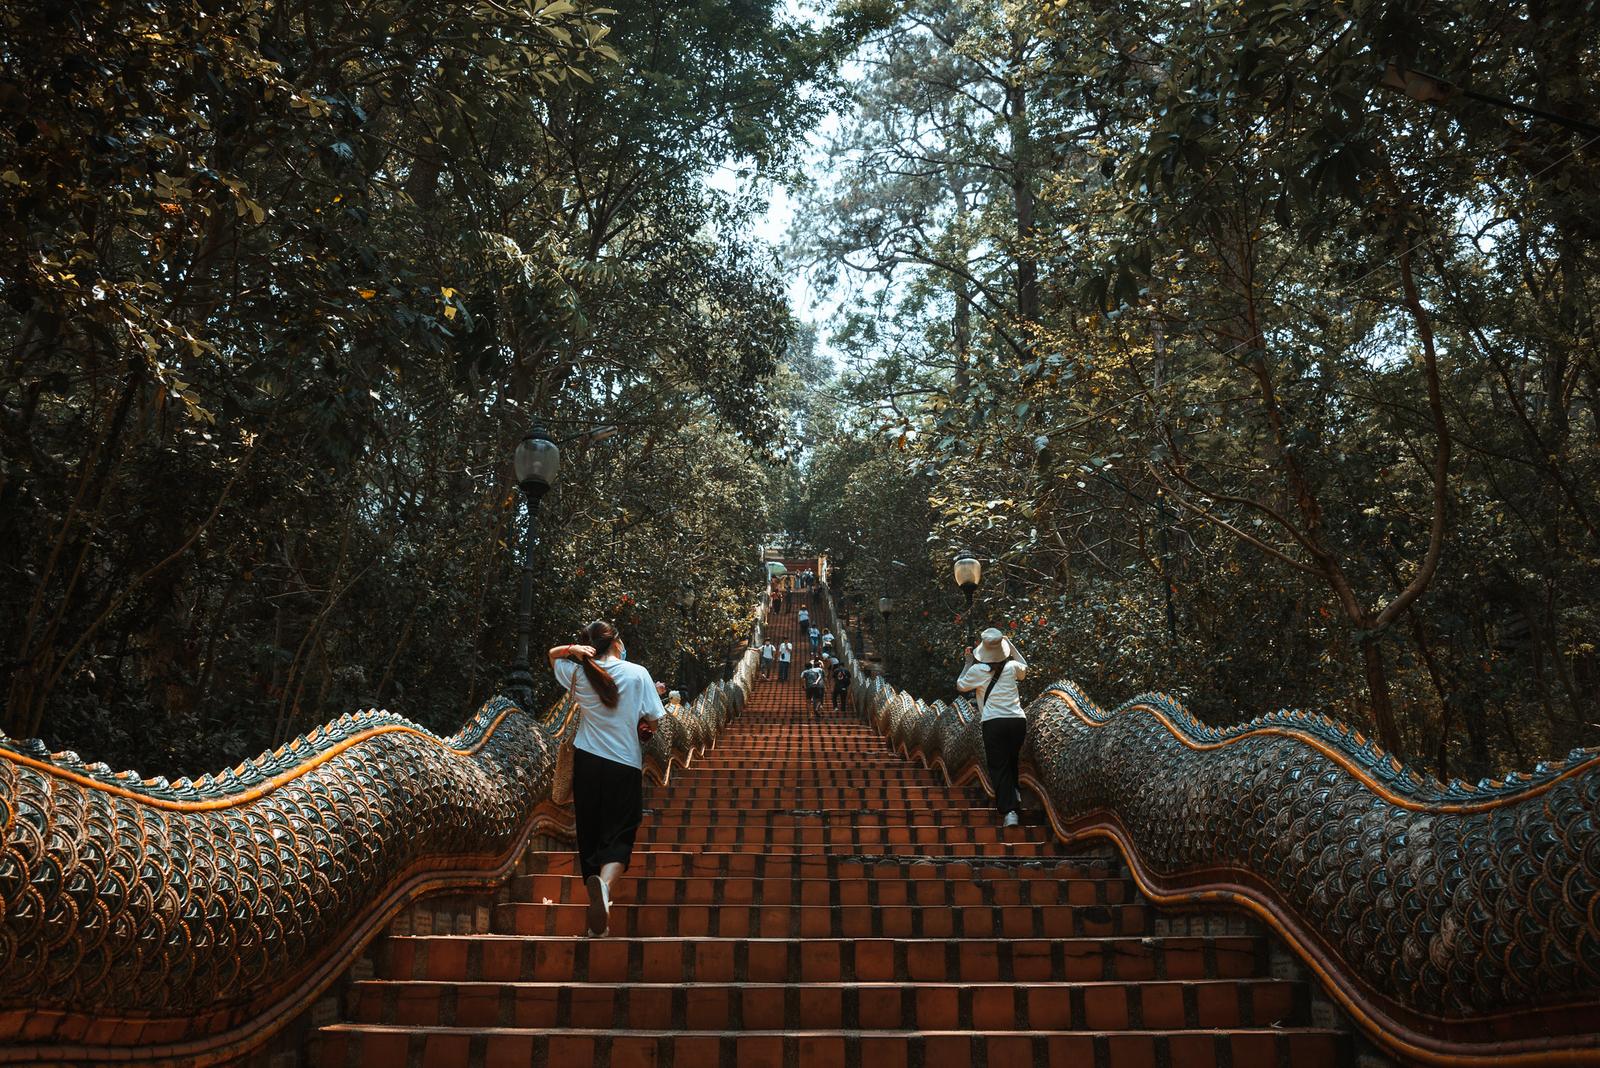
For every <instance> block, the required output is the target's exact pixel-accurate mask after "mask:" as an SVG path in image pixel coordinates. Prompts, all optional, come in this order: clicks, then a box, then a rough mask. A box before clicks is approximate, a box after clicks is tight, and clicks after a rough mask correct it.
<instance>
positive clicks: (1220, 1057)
mask: <svg viewBox="0 0 1600 1068" xmlns="http://www.w3.org/2000/svg"><path fill="white" fill-rule="evenodd" d="M320 1037H321V1045H322V1048H321V1050H320V1051H319V1063H320V1064H321V1065H323V1066H324V1068H346V1066H348V1068H360V1066H366V1065H390V1064H392V1065H405V1064H411V1065H421V1066H422V1068H445V1066H452V1068H479V1066H483V1068H512V1066H532V1068H540V1066H549V1068H576V1066H588V1065H592V1064H601V1063H609V1064H610V1065H611V1068H628V1066H633V1065H640V1066H643V1065H656V1066H662V1068H669V1066H670V1068H711V1066H717V1068H787V1066H789V1065H794V1066H796V1068H811V1066H815V1068H910V1066H912V1065H921V1068H944V1066H950V1068H957V1066H959V1068H968V1066H971V1065H977V1064H989V1065H1008V1064H1009V1065H1016V1066H1019V1068H1020V1066H1022V1065H1036V1066H1049V1068H1055V1066H1058V1065H1059V1066H1061V1068H1086V1066H1096V1068H1098V1066H1104V1068H1154V1066H1156V1065H1160V1064H1171V1065H1181V1066H1183V1068H1202V1066H1203V1068H1225V1066H1231V1068H1282V1066H1285V1065H1287V1066H1290V1068H1334V1066H1335V1065H1339V1064H1341V1063H1343V1058H1344V1051H1343V1047H1344V1043H1345V1036H1344V1035H1342V1034H1340V1033H1339V1032H1335V1031H1327V1030H1321V1029H1315V1028H1300V1029H1297V1030H1294V1031H1286V1030H1281V1029H1276V1028H1234V1029H1220V1030H1213V1029H1192V1030H1191V1029H1185V1030H1160V1031H1157V1030H1109V1031H1026V1032H1023V1031H1007V1030H994V1031H975V1030H950V1031H910V1030H843V1029H839V1030H832V1029H821V1030H819V1029H810V1028H807V1029H805V1030H787V1029H786V1030H781V1031H774V1030H759V1029H746V1030H741V1031H737V1032H735V1031H727V1030H711V1031H679V1030H664V1029H641V1030H630V1031H624V1032H618V1031H614V1030H609V1029H599V1028H563V1029H559V1030H556V1029H552V1030H545V1029H538V1030H531V1029H523V1028H511V1027H472V1028H453V1027H407V1026H398V1025H381V1024H336V1025H333V1026H330V1027H326V1028H323V1030H322V1032H321V1036H320Z"/></svg>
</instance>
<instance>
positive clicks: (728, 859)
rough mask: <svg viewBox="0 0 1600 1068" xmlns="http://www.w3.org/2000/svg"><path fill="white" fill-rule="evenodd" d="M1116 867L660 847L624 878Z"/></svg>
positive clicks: (539, 858) (989, 874)
mask: <svg viewBox="0 0 1600 1068" xmlns="http://www.w3.org/2000/svg"><path fill="white" fill-rule="evenodd" d="M527 866H528V868H527V870H528V872H529V873H530V874H536V875H573V874H575V873H576V872H577V870H578V858H577V857H576V856H575V855H574V854H572V853H569V852H561V853H530V854H529V855H528V857H527ZM1122 873H1123V868H1122V866H1121V864H1120V863H1113V862H1112V861H1110V860H1108V859H1106V858H1103V857H1083V856H1075V855H1072V854H1066V853H1062V854H1051V855H1049V856H1042V857H997V856H992V855H985V856H982V857H973V856H971V855H970V854H969V855H965V856H950V855H939V854H926V855H914V854H904V853H902V854H897V855H887V854H881V853H880V854H875V855H863V854H859V853H822V852H817V851H813V852H809V853H796V852H793V851H792V850H773V851H771V852H754V851H752V852H738V853H734V852H728V851H726V850H697V851H695V852H692V853H686V852H683V851H682V850H672V849H666V848H662V849H660V850H659V851H658V850H651V851H649V852H647V853H638V852H636V853H635V854H634V856H633V864H632V865H631V866H630V867H629V868H628V874H629V875H630V876H633V877H635V878H637V877H639V876H645V877H650V876H663V875H666V876H672V877H674V878H693V879H723V878H729V877H735V876H746V877H749V878H758V879H856V878H874V879H879V880H883V881H888V880H894V879H913V880H914V879H938V880H946V879H956V880H962V879H974V878H990V879H1073V878H1080V879H1100V878H1106V877H1107V876H1120V875H1122Z"/></svg>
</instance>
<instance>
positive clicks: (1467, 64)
mask: <svg viewBox="0 0 1600 1068" xmlns="http://www.w3.org/2000/svg"><path fill="white" fill-rule="evenodd" d="M1596 29H1597V25H1596V22H1595V19H1594V16H1593V13H1592V12H1589V11H1587V10H1585V11H1583V12H1578V11H1575V10H1573V9H1570V8H1567V9H1561V10H1559V11H1558V10H1557V9H1553V8H1552V9H1541V10H1540V11H1539V12H1537V13H1532V14H1530V15H1529V17H1528V18H1525V19H1524V18H1518V19H1512V20H1507V19H1504V18H1503V17H1502V15H1501V13H1500V12H1499V10H1498V9H1494V8H1491V7H1489V6H1486V5H1483V4H1480V3H1476V2H1473V0H1461V2H1457V3H1452V4H1448V5H1445V6H1444V7H1442V8H1429V9H1428V10H1427V12H1425V13H1424V12H1423V11H1422V10H1421V9H1420V8H1416V7H1414V6H1413V7H1407V6H1405V5H1399V6H1397V5H1393V4H1380V3H1356V4H1349V5H1335V6H1329V5H1318V4H1311V3H1268V2H1266V0H1260V2H1247V3H1244V4H1235V5H1218V4H1199V5H1193V4H1190V5H1172V4H1164V3H1162V4H1157V3H1140V2H1133V3H1118V4H1113V5H1110V6H1105V5H1089V4H1081V3H1076V2H1073V0H1066V2H1061V3H1052V4H1044V5H1024V4H1003V5H999V6H996V5H992V4H976V3H969V2H966V0H918V2H916V3H912V4H908V5H905V6H904V7H903V8H902V9H901V12H900V15H899V18H898V19H897V21H896V22H895V24H894V25H893V26H892V27H890V28H889V29H887V30H885V31H884V32H882V33H881V34H879V35H878V36H877V37H876V38H874V40H873V41H872V42H871V43H870V44H869V46H868V51H867V53H866V55H865V57H864V59H863V69H864V70H865V75H864V77H863V79H862V81H861V82H860V84H859V85H858V86H857V87H855V89H854V93H853V98H852V111H851V113H850V115H849V116H848V117H847V119H846V121H845V122H844V123H843V124H842V128H841V131H840V133H839V135H838V136H837V138H836V140H835V143H834V145H833V146H832V147H833V148H834V149H835V156H834V158H833V161H832V167H831V170H830V172H829V174H828V175H827V176H826V178H825V180H824V181H822V182H820V183H818V185H817V187H816V189H815V192H814V193H813V195H812V200H811V203H810V204H809V205H808V212H807V215H806V220H807V230H808V232H807V235H806V240H805V246H806V247H807V248H808V249H809V250H810V252H811V254H812V256H813V258H814V260H815V262H816V263H817V264H818V272H817V276H818V280H819V281H821V282H824V283H826V282H829V281H834V280H841V281H850V282H853V283H855V284H857V285H860V286H861V287H862V288H863V289H864V290H865V292H866V293H867V294H868V295H869V296H870V297H871V298H872V299H873V301H874V302H875V307H873V306H869V307H863V305H861V304H859V303H857V304H855V305H853V306H847V308H848V310H847V312H846V314H844V315H843V316H841V318H840V321H839V322H838V323H837V324H836V343H837V344H839V345H840V346H842V347H844V348H845V349H846V351H848V352H850V353H851V354H852V356H854V357H855V358H856V359H857V360H858V361H859V366H858V370H857V372H856V374H855V375H854V377H853V380H852V381H850V382H847V383H845V384H844V386H843V388H845V389H850V390H854V391H856V392H857V393H858V394H859V395H860V396H861V397H862V398H863V403H864V404H866V405H867V406H868V407H869V408H870V410H871V411H872V412H873V413H874V417H875V418H874V420H873V424H872V425H871V426H869V427H865V428H859V429H858V428H855V427H848V426H847V427H845V428H843V429H842V430H841V432H840V434H839V435H838V436H837V440H836V442H835V444H834V445H833V446H831V447H830V448H829V449H824V450H821V451H820V452H819V454H818V460H817V461H816V462H815V463H814V464H813V466H812V468H811V470H810V472H809V486H808V492H809V494H810V500H811V502H812V508H813V510H814V511H816V510H819V509H821V510H824V511H823V513H822V514H824V516H825V509H826V502H827V501H828V500H829V499H831V498H833V497H835V496H840V495H842V496H846V497H850V498H851V499H852V500H853V502H854V505H855V508H854V509H853V510H842V514H843V515H845V516H847V518H848V525H849V531H850V532H853V534H852V533H850V532H846V531H845V530H843V529H842V528H841V529H839V530H837V531H832V532H831V536H832V537H834V538H836V539H838V540H841V541H846V542H849V540H850V538H851V537H852V536H853V537H854V538H855V539H856V541H857V544H854V545H853V546H852V547H850V548H839V547H838V546H837V545H836V552H837V553H838V554H839V555H841V556H843V557H844V558H845V559H844V565H845V567H846V568H847V569H850V568H851V567H852V563H853V561H852V559H851V554H852V553H854V554H855V562H854V566H855V567H856V571H855V572H854V575H855V577H862V578H863V581H864V584H866V585H868V586H871V585H873V584H881V583H884V582H892V581H893V578H892V576H893V575H894V574H895V573H896V571H897V570H902V571H905V572H907V573H916V574H918V575H920V576H923V577H925V578H926V580H927V581H928V582H930V583H933V584H934V585H935V587H936V588H937V589H940V590H943V591H950V590H951V587H950V580H949V577H948V566H949V561H950V560H951V558H952V557H953V556H954V555H955V554H956V552H957V551H959V550H962V549H971V550H973V551H975V552H977V553H978V555H980V556H981V557H983V558H984V559H985V560H987V561H988V563H989V568H988V574H987V577H986V579H985V583H984V588H983V591H982V592H981V593H980V601H979V612H978V615H979V617H980V618H979V619H978V620H977V621H976V622H977V623H978V625H983V624H985V623H990V622H994V623H997V624H999V625H1002V626H1006V627H1009V626H1010V625H1011V624H1013V623H1015V624H1016V626H1017V633H1018V634H1019V638H1020V640H1022V642H1023V644H1024V647H1025V648H1026V649H1027V651H1028V653H1029V655H1030V657H1031V658H1033V659H1034V660H1035V661H1036V663H1037V664H1038V665H1039V666H1040V670H1039V671H1036V672H1034V673H1033V675H1032V678H1033V679H1035V680H1036V684H1042V683H1043V682H1044V681H1047V680H1048V679H1049V678H1051V677H1055V676H1059V675H1069V676H1071V677H1073V678H1075V679H1077V680H1078V681H1080V682H1082V683H1084V684H1085V685H1087V686H1088V687H1089V689H1090V690H1091V692H1095V693H1097V694H1103V695H1105V696H1106V697H1107V698H1116V697H1120V696H1125V695H1127V694H1129V693H1130V692H1132V691H1135V690H1138V689H1144V688H1160V689H1165V690H1171V691H1177V692H1180V693H1182V694H1183V695H1184V696H1185V697H1186V699H1188V700H1189V701H1190V702H1191V704H1192V706H1193V707H1195V708H1196V709H1197V711H1198V712H1200V713H1201V714H1202V715H1205V716H1207V717H1210V718H1212V719H1214V720H1217V721H1219V722H1220V721H1233V720H1237V719H1240V718H1245V717H1248V716H1250V715H1253V714H1256V713H1258V712H1261V711H1265V710H1268V709H1270V708H1273V707H1278V706H1284V705H1296V706H1302V707H1313V708H1317V709H1319V710H1323V711H1329V712H1333V713H1336V714H1338V715H1341V716H1344V717H1346V718H1348V719H1351V720H1354V721H1356V722H1358V723H1364V724H1366V725H1368V727H1369V729H1371V730H1374V731H1375V732H1376V733H1377V734H1378V735H1379V736H1380V737H1382V738H1384V740H1385V741H1386V743H1388V744H1390V745H1391V746H1392V747H1394V748H1397V749H1399V750H1400V751H1401V752H1402V753H1403V754H1404V755H1406V756H1408V757H1410V758H1414V759H1415V758H1421V759H1423V760H1426V761H1427V762H1430V763H1432V764H1433V765H1434V766H1435V768H1436V769H1437V770H1439V771H1440V773H1442V774H1463V773H1464V774H1472V775H1477V774H1482V773H1487V772H1493V771H1496V770H1499V769H1502V768H1504V767H1506V766H1508V765H1514V764H1516V765H1520V764H1525V763H1527V762H1528V761H1529V760H1531V759H1533V758H1535V757H1537V756H1541V755H1545V754H1552V753H1555V754H1565V752H1566V750H1567V749H1568V748H1569V747H1571V746H1572V745H1575V744H1580V743H1588V744H1593V743H1594V742H1595V741H1596V736H1595V734H1594V729H1593V724H1592V720H1593V716H1592V715H1591V714H1590V713H1589V709H1591V708H1592V707H1593V704H1594V701H1595V698H1596V696H1597V689H1600V659H1597V658H1596V649H1595V645H1594V643H1593V642H1592V640H1591V632H1590V630H1589V629H1588V628H1589V627H1590V626H1591V618H1592V616H1593V611H1594V608H1593V606H1594V605H1595V603H1596V602H1597V600H1600V571H1597V570H1596V565H1597V563H1600V558H1597V557H1596V555H1595V546H1596V544H1597V540H1600V539H1597V533H1596V532H1597V528H1596V526H1595V525H1594V521H1595V517H1596V515H1597V508H1600V499H1597V498H1596V497H1595V495H1594V488H1595V487H1596V486H1597V485H1600V482H1597V476H1600V469H1597V466H1596V465H1597V464H1600V423H1597V422H1596V420H1595V419H1594V418H1593V414H1594V412H1596V411H1600V392H1597V389H1600V375H1597V371H1600V363H1597V349H1596V337H1597V335H1596V332H1595V327H1594V320H1593V317H1592V315H1591V314H1590V313H1589V311H1588V310H1587V309H1589V308H1591V307H1592V306H1593V304H1594V302H1595V300H1594V298H1595V294H1596V283H1597V277H1600V273H1597V268H1600V263H1597V260H1596V257H1595V254H1594V251H1593V250H1594V248H1595V244H1594V241H1593V238H1594V236H1595V234H1594V220H1595V219H1596V218H1600V202H1597V201H1596V198H1595V193H1594V191H1593V183H1585V182H1584V181H1583V178H1582V176H1583V175H1586V174H1588V173H1590V172H1592V170H1593V168H1594V160H1595V155H1594V154H1595V145H1594V142H1593V140H1592V138H1591V137H1590V135H1589V134H1587V133H1585V132H1584V131H1583V129H1582V128H1581V120H1584V119H1586V118H1588V117H1592V116H1593V115H1594V114H1595V113H1596V111H1597V110H1600V108H1597V104H1600V98H1597V90H1596V88H1595V87H1596V86H1597V85H1600V79H1597V78H1596V74H1597V73H1600V71H1597V70H1596V69H1595V53H1594V51H1593V49H1592V48H1588V47H1586V44H1585V42H1591V43H1592V41H1593V40H1594V36H1595V33H1596ZM1494 99H1500V100H1502V101H1507V100H1508V101H1511V102H1513V103H1517V104H1524V105H1527V106H1528V107H1529V108H1531V109H1533V111H1527V110H1524V111H1518V110H1515V109H1512V108H1508V107H1507V106H1503V104H1497V103H1494ZM1535 112H1537V114H1536V113H1535ZM1551 116H1555V117H1556V119H1559V118H1560V117H1561V116H1570V117H1572V118H1574V119H1577V120H1580V122H1579V123H1578V124H1576V125H1575V124H1570V123H1563V122H1561V121H1556V120H1555V119H1552V118H1551ZM855 454H861V455H863V456H864V457H865V459H862V460H860V461H859V462H855V461H852V462H851V463H847V464H840V463H837V462H835V461H834V460H833V459H831V457H841V456H846V455H855ZM857 479H865V480H867V481H868V483H869V484H870V485H871V486H872V487H873V491H871V492H864V493H861V494H860V495H859V496H856V491H855V489H854V488H853V486H852V481H853V480H857ZM891 486H909V487H922V488H923V489H924V490H925V493H926V496H925V504H926V507H924V506H923V502H922V501H919V502H916V503H913V502H911V501H907V500H905V499H902V498H901V497H898V496H897V495H896V494H895V493H894V492H892V491H891V490H890V488H889V487H891ZM896 541H897V542H898V545H899V546H900V547H901V548H900V550H899V552H898V554H897V556H896V558H897V559H899V560H900V561H901V562H902V563H903V564H904V565H906V567H905V568H904V569H894V568H893V567H892V565H886V563H885V560H884V555H885V553H884V551H883V550H881V549H879V548H878V547H877V546H879V545H880V544H893V543H895V542H896ZM914 546H918V547H920V546H926V548H925V549H913V547H914ZM863 570H864V571H866V572H869V573H870V574H869V575H867V576H864V577H863V576H862V575H861V572H862V571H863ZM956 596H957V595H955V594H954V593H953V591H951V592H950V593H949V594H948V596H943V597H941V596H939V595H938V594H935V593H932V592H915V591H913V592H908V593H903V594H902V598H903V599H904V598H907V597H909V598H911V599H912V601H914V602H915V603H914V604H911V605H909V606H908V610H907V611H903V612H901V613H900V614H899V618H900V620H901V621H902V622H903V624H904V626H903V627H902V630H901V635H900V637H899V638H897V639H896V642H895V643H894V644H895V648H896V650H900V649H901V646H900V643H904V644H905V648H904V650H903V651H902V652H901V662H899V663H897V665H896V666H897V671H898V673H900V674H901V677H902V678H901V681H903V682H905V683H907V684H910V685H912V686H913V688H918V689H920V690H921V691H922V692H925V693H928V694H929V695H930V696H933V695H938V694H943V693H948V686H949V681H948V679H949V677H950V675H951V674H952V672H953V668H954V664H955V659H954V657H955V648H956V646H957V644H958V642H959V639H960V637H961V635H960V633H959V631H960V629H961V628H959V627H957V626H955V625H954V624H953V623H952V620H953V619H954V616H955V613H956V611H957V609H958V608H959V601H958V600H957V601H955V602H954V607H952V602H951V598H954V597H956ZM918 598H920V600H918ZM924 609H926V610H928V611H929V615H928V616H927V617H926V621H924V619H923V617H922V616H921V611H922V610H924ZM1041 619H1042V620H1043V622H1042V623H1041V622H1039V621H1040V620H1041ZM1030 628H1031V629H1030ZM941 647H942V648H945V649H947V650H949V652H948V653H947V654H946V655H945V657H944V659H943V661H931V662H929V663H928V665H927V667H926V668H923V667H919V666H918V662H917V660H916V654H917V651H918V649H920V648H927V649H938V648H941ZM913 672H920V674H913Z"/></svg>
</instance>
